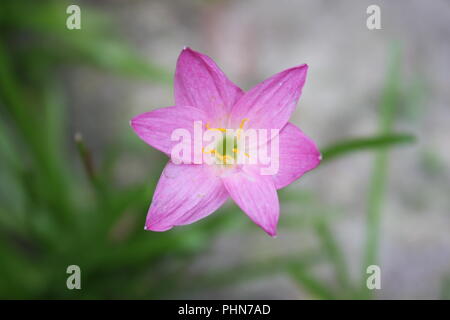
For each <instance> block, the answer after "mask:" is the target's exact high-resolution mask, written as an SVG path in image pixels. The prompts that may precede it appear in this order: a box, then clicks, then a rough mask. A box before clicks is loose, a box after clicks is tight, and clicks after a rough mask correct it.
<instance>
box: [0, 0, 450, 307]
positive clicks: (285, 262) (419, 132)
mask: <svg viewBox="0 0 450 320" xmlns="http://www.w3.org/2000/svg"><path fill="white" fill-rule="evenodd" d="M70 4H77V5H79V6H80V8H81V30H68V29H67V28H66V19H67V17H68V16H69V15H68V14H67V13H66V8H67V7H68V5H70ZM371 4H377V5H379V6H380V8H381V26H382V29H381V30H368V29H367V27H366V19H367V17H368V14H366V9H367V7H368V6H369V5H371ZM449 21H450V2H448V1H445V0H436V1H432V2H424V1H418V0H415V1H406V0H402V1H395V2H394V1H378V0H377V1H348V0H347V1H325V0H322V1H317V0H314V1H313V0H305V1H288V0H282V1H269V0H248V1H237V0H215V1H213V0H211V1H207V0H188V1H181V0H174V1H163V0H155V1H141V0H134V1H132V0H130V1H124V0H115V1H113V0H108V1H107V0H104V1H73V3H69V2H65V1H56V0H55V1H49V0H46V1H25V0H15V1H13V0H6V1H2V2H1V4H0V298H3V299H14V298H19V299H22V298H30V299H131V298H145V299H165V298H182V299H197V298H205V299H220V298H228V299H244V298H247V299H342V298H346V299H448V298H450V232H449V231H450V216H449V213H450V198H449V196H448V195H449V194H450V184H449V177H450V166H449V163H450V148H449V147H448V146H449V141H448V138H449V137H450V126H449V124H448V122H449V120H450V108H449V105H450V91H449V84H450V59H449V57H450V41H449V39H450V23H449ZM183 46H190V47H191V48H193V49H195V50H198V51H200V52H202V53H205V54H207V55H209V56H210V57H212V58H213V59H214V60H215V61H216V62H217V63H218V64H219V66H220V67H221V68H222V69H223V70H224V71H225V73H226V74H227V75H228V76H229V78H230V79H231V80H232V81H233V82H235V83H236V84H238V85H239V86H241V87H242V88H243V89H244V90H248V89H249V88H251V87H252V86H253V85H255V84H256V83H258V82H260V81H262V80H263V79H265V78H267V77H269V76H271V75H272V74H275V73H277V72H279V71H281V70H283V69H286V68H289V67H291V66H294V65H298V64H301V63H308V65H309V67H310V69H309V74H308V79H307V82H306V85H305V88H304V90H303V95H302V98H301V100H300V103H299V105H298V108H297V110H296V111H295V114H294V116H293V118H292V119H291V121H292V122H293V123H295V124H296V125H298V126H300V127H301V128H302V129H303V131H305V132H306V133H307V134H308V135H309V136H310V137H312V138H313V139H314V140H315V141H316V142H317V144H318V146H319V149H320V150H321V151H322V153H323V159H324V160H323V163H322V164H321V165H320V167H319V168H317V169H316V170H314V171H313V172H310V173H308V174H307V175H305V176H304V177H303V178H301V179H300V180H298V181H296V182H295V183H294V184H292V185H290V186H288V187H287V188H285V189H283V190H280V192H279V197H280V202H281V217H280V227H279V235H278V237H277V238H276V239H272V238H271V237H269V236H267V235H266V234H265V233H264V232H263V231H262V230H260V229H259V228H258V227H256V226H255V225H254V224H253V223H252V222H251V221H250V219H248V218H247V217H246V216H245V214H244V213H242V212H241V211H240V210H239V209H238V208H237V207H236V206H235V205H234V204H232V203H231V201H230V202H229V203H227V204H226V205H225V206H224V207H223V208H221V209H220V210H219V211H217V212H216V213H214V214H213V215H211V216H209V217H208V218H207V219H204V220H202V221H200V222H198V223H195V224H193V225H189V226H183V227H177V228H174V229H172V230H171V231H168V232H164V233H153V232H146V231H144V230H143V226H144V221H145V216H146V213H147V208H148V206H149V203H150V201H151V198H152V193H153V190H154V188H155V185H156V183H157V181H158V178H159V175H160V173H161V171H162V169H163V167H164V165H165V163H166V162H167V159H166V158H165V156H164V155H162V154H161V153H160V152H158V151H156V150H154V149H152V148H150V147H148V146H147V145H145V143H143V142H142V141H141V140H140V139H138V138H137V136H135V134H134V133H133V132H132V130H131V128H130V127H129V119H130V118H131V117H133V116H134V115H137V114H138V113H141V112H145V111H149V110H152V109H155V108H159V107H164V106H170V105H173V103H174V99H173V88H172V76H173V72H174V68H175V63H176V59H177V57H178V54H179V53H180V51H181V49H182V48H183ZM72 264H75V265H78V266H80V268H81V287H82V289H81V290H68V289H67V287H66V279H67V277H68V276H69V275H68V274H67V273H66V268H67V267H68V266H69V265H72ZM371 264H376V265H379V266H380V268H381V289H380V290H368V289H367V287H366V279H367V277H368V274H366V268H367V266H368V265H371Z"/></svg>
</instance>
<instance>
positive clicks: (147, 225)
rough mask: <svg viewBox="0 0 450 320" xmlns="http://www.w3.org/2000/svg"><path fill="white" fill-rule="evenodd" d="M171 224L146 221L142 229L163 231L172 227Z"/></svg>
mask: <svg viewBox="0 0 450 320" xmlns="http://www.w3.org/2000/svg"><path fill="white" fill-rule="evenodd" d="M172 228H173V226H167V225H166V226H164V225H161V224H159V223H152V222H150V221H147V222H146V223H145V226H144V230H146V231H154V232H163V231H167V230H170V229H172Z"/></svg>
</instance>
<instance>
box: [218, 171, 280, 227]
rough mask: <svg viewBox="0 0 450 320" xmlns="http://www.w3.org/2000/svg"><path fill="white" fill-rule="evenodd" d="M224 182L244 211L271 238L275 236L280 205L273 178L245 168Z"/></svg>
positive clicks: (226, 177)
mask: <svg viewBox="0 0 450 320" xmlns="http://www.w3.org/2000/svg"><path fill="white" fill-rule="evenodd" d="M222 180H223V182H224V184H225V188H226V189H227V190H228V193H229V194H230V196H231V198H232V199H233V200H234V201H235V202H236V203H237V205H238V206H239V207H240V208H241V209H242V211H244V212H245V213H246V214H247V215H248V216H249V217H250V219H252V220H253V222H254V223H256V224H257V225H258V226H260V227H261V228H262V229H263V230H264V231H266V232H267V233H268V234H269V235H270V236H275V235H276V233H277V224H278V216H279V214H280V205H279V202H278V195H277V191H276V189H275V185H274V182H273V179H272V176H261V175H259V174H257V173H256V172H255V171H253V170H246V169H245V168H244V169H243V170H241V171H238V172H236V173H231V174H230V175H228V176H224V177H222Z"/></svg>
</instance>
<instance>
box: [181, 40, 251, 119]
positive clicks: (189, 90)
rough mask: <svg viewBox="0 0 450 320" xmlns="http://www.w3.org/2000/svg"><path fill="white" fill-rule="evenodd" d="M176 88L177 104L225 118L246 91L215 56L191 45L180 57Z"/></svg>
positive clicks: (211, 115)
mask: <svg viewBox="0 0 450 320" xmlns="http://www.w3.org/2000/svg"><path fill="white" fill-rule="evenodd" d="M174 91H175V105H177V106H194V107H195V108H198V109H201V110H203V111H204V112H206V114H207V115H208V116H209V117H210V118H211V119H220V118H223V117H224V116H225V115H226V114H227V113H229V112H230V111H231V108H232V107H233V105H234V104H235V103H236V101H237V100H238V99H239V98H240V97H241V96H242V94H243V92H242V90H241V89H240V88H238V87H237V86H236V85H234V84H233V83H232V82H231V81H230V80H228V78H227V77H226V76H225V74H224V73H223V72H222V70H220V69H219V67H218V66H217V65H216V64H215V62H214V61H213V60H212V59H211V58H209V57H208V56H206V55H203V54H201V53H199V52H196V51H194V50H192V49H190V48H185V49H184V50H183V51H182V52H181V54H180V56H179V58H178V62H177V67H176V71H175V84H174Z"/></svg>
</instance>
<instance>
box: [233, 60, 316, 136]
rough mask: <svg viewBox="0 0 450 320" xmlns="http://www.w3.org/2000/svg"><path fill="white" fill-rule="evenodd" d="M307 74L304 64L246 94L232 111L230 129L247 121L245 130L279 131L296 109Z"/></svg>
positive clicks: (277, 75) (278, 75)
mask: <svg viewBox="0 0 450 320" xmlns="http://www.w3.org/2000/svg"><path fill="white" fill-rule="evenodd" d="M307 70H308V66H307V65H306V64H304V65H301V66H298V67H294V68H291V69H287V70H285V71H282V72H280V73H278V74H276V75H274V76H272V77H270V78H269V79H267V80H265V81H263V82H262V83H260V84H258V85H257V86H256V87H254V88H253V89H251V90H250V91H248V92H246V93H245V94H244V95H243V96H242V98H241V99H239V101H238V102H237V103H236V104H235V105H234V107H233V110H232V113H231V125H232V126H237V125H238V124H239V123H240V122H241V121H242V119H245V118H247V119H248V122H247V126H246V128H255V129H262V128H265V129H279V130H281V128H283V127H284V125H285V124H286V123H287V122H288V120H289V118H290V117H291V114H292V112H293V111H294V109H295V106H296V105H297V102H298V99H299V98H300V95H301V93H302V88H303V84H304V83H305V79H306V72H307Z"/></svg>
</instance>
